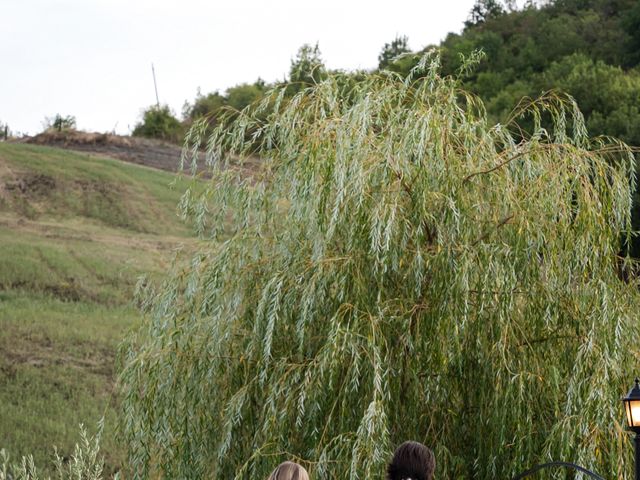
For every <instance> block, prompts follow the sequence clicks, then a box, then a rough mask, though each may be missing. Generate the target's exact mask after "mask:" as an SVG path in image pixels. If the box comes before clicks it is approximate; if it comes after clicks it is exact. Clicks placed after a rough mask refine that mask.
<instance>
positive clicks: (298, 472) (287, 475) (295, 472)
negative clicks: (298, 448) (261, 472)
mask: <svg viewBox="0 0 640 480" xmlns="http://www.w3.org/2000/svg"><path fill="white" fill-rule="evenodd" d="M268 480H309V474H308V473H307V471H306V470H305V469H304V467H303V466H302V465H298V464H297V463H294V462H283V463H281V464H280V465H278V466H277V467H276V469H275V470H274V471H273V473H272V474H271V475H269V478H268Z"/></svg>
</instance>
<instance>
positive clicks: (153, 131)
mask: <svg viewBox="0 0 640 480" xmlns="http://www.w3.org/2000/svg"><path fill="white" fill-rule="evenodd" d="M133 136H135V137H146V138H158V139H162V140H168V141H171V142H180V141H181V140H182V137H183V136H184V128H183V126H182V124H181V123H180V121H179V120H178V119H177V118H176V117H175V116H174V115H173V112H172V111H171V109H170V108H169V106H168V105H162V106H156V105H154V106H152V107H149V108H147V109H146V110H144V112H143V113H142V122H140V123H138V124H136V126H135V128H134V129H133Z"/></svg>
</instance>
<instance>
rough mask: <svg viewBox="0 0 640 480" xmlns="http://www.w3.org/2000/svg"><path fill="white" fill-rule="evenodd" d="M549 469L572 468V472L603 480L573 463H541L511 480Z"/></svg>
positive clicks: (517, 479)
mask: <svg viewBox="0 0 640 480" xmlns="http://www.w3.org/2000/svg"><path fill="white" fill-rule="evenodd" d="M551 467H564V468H573V469H574V470H577V471H579V472H581V473H584V474H585V475H587V476H589V477H591V478H594V479H595V480H604V478H602V477H601V476H600V475H598V474H597V473H593V472H592V471H591V470H587V469H586V468H584V467H581V466H580V465H576V464H575V463H570V462H549V463H542V464H540V465H536V466H535V467H533V468H530V469H529V470H527V471H525V472H522V473H521V474H520V475H518V476H517V477H514V478H513V480H520V479H522V478H525V477H528V476H529V475H533V474H534V473H536V472H538V471H540V470H544V469H545V468H551Z"/></svg>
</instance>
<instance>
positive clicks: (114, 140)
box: [19, 130, 181, 172]
mask: <svg viewBox="0 0 640 480" xmlns="http://www.w3.org/2000/svg"><path fill="white" fill-rule="evenodd" d="M19 142H21V143H31V144H35V145H45V146H49V147H57V148H65V149H69V150H75V151H79V152H84V153H93V154H99V155H105V156H107V157H112V158H117V159H119V160H123V161H125V162H131V163H137V164H139V165H145V166H147V167H152V168H158V169H160V170H166V171H169V172H177V171H178V169H179V162H180V152H181V147H180V146H178V145H175V144H172V143H168V142H163V141H161V140H152V139H147V138H140V137H127V136H122V135H112V134H109V133H89V132H78V131H74V130H71V131H63V132H57V131H47V132H43V133H40V134H38V135H36V136H34V137H25V138H22V139H20V140H19Z"/></svg>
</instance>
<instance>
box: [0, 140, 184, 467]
mask: <svg viewBox="0 0 640 480" xmlns="http://www.w3.org/2000/svg"><path fill="white" fill-rule="evenodd" d="M174 180H175V177H174V176H172V175H171V174H168V173H164V172H160V171H156V170H152V169H148V168H145V167H140V166H135V165H131V164H126V163H123V162H119V161H115V160H110V159H106V158H96V157H89V156H87V155H82V154H75V153H71V152H69V151H65V150H58V149H51V148H44V147H35V146H27V145H15V144H2V143H0V406H1V407H0V449H1V448H4V449H6V450H7V451H9V452H10V454H11V456H12V457H13V458H14V459H16V457H19V456H21V455H24V454H27V453H33V454H34V457H35V459H36V462H37V463H39V464H40V465H45V464H46V463H47V462H48V461H49V459H50V456H51V453H52V446H53V445H56V446H57V447H58V450H59V452H60V454H61V455H63V456H68V455H70V453H71V451H72V447H73V445H74V443H75V442H76V441H77V439H78V432H79V429H78V426H79V424H80V423H84V424H85V425H86V426H87V427H88V429H89V430H90V431H92V430H93V429H95V425H96V422H97V421H98V420H99V419H100V417H102V416H103V415H105V416H106V426H105V434H104V441H103V451H104V453H105V456H106V470H107V471H108V472H112V471H114V470H116V469H118V468H119V466H120V465H121V464H122V460H123V450H122V448H121V447H120V446H118V444H117V442H116V440H115V437H114V427H115V420H114V418H115V408H116V398H115V396H114V395H113V392H114V383H115V377H114V360H115V353H116V349H117V345H118V343H119V341H120V340H121V339H122V337H123V336H124V335H125V334H126V332H127V330H128V329H130V328H132V327H133V326H135V325H136V323H137V322H138V321H139V316H138V314H137V312H136V310H135V308H134V307H133V306H132V302H131V300H132V292H133V287H134V285H135V282H136V279H137V277H138V276H139V275H141V274H143V273H149V274H151V275H152V276H153V275H158V274H160V273H161V272H162V271H163V270H164V269H166V268H167V266H168V265H169V263H170V259H171V257H172V251H173V250H174V249H176V248H178V247H179V246H180V245H183V244H187V245H189V244H193V242H194V241H195V240H194V239H193V238H191V237H190V231H189V229H188V228H187V227H186V226H185V225H183V224H182V223H181V221H180V220H179V218H178V217H177V215H176V213H175V212H176V205H177V203H178V200H179V197H180V195H181V192H182V191H183V190H184V188H185V185H186V184H185V183H184V181H178V182H174V185H173V186H171V187H170V184H171V183H172V182H173V181H174Z"/></svg>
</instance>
